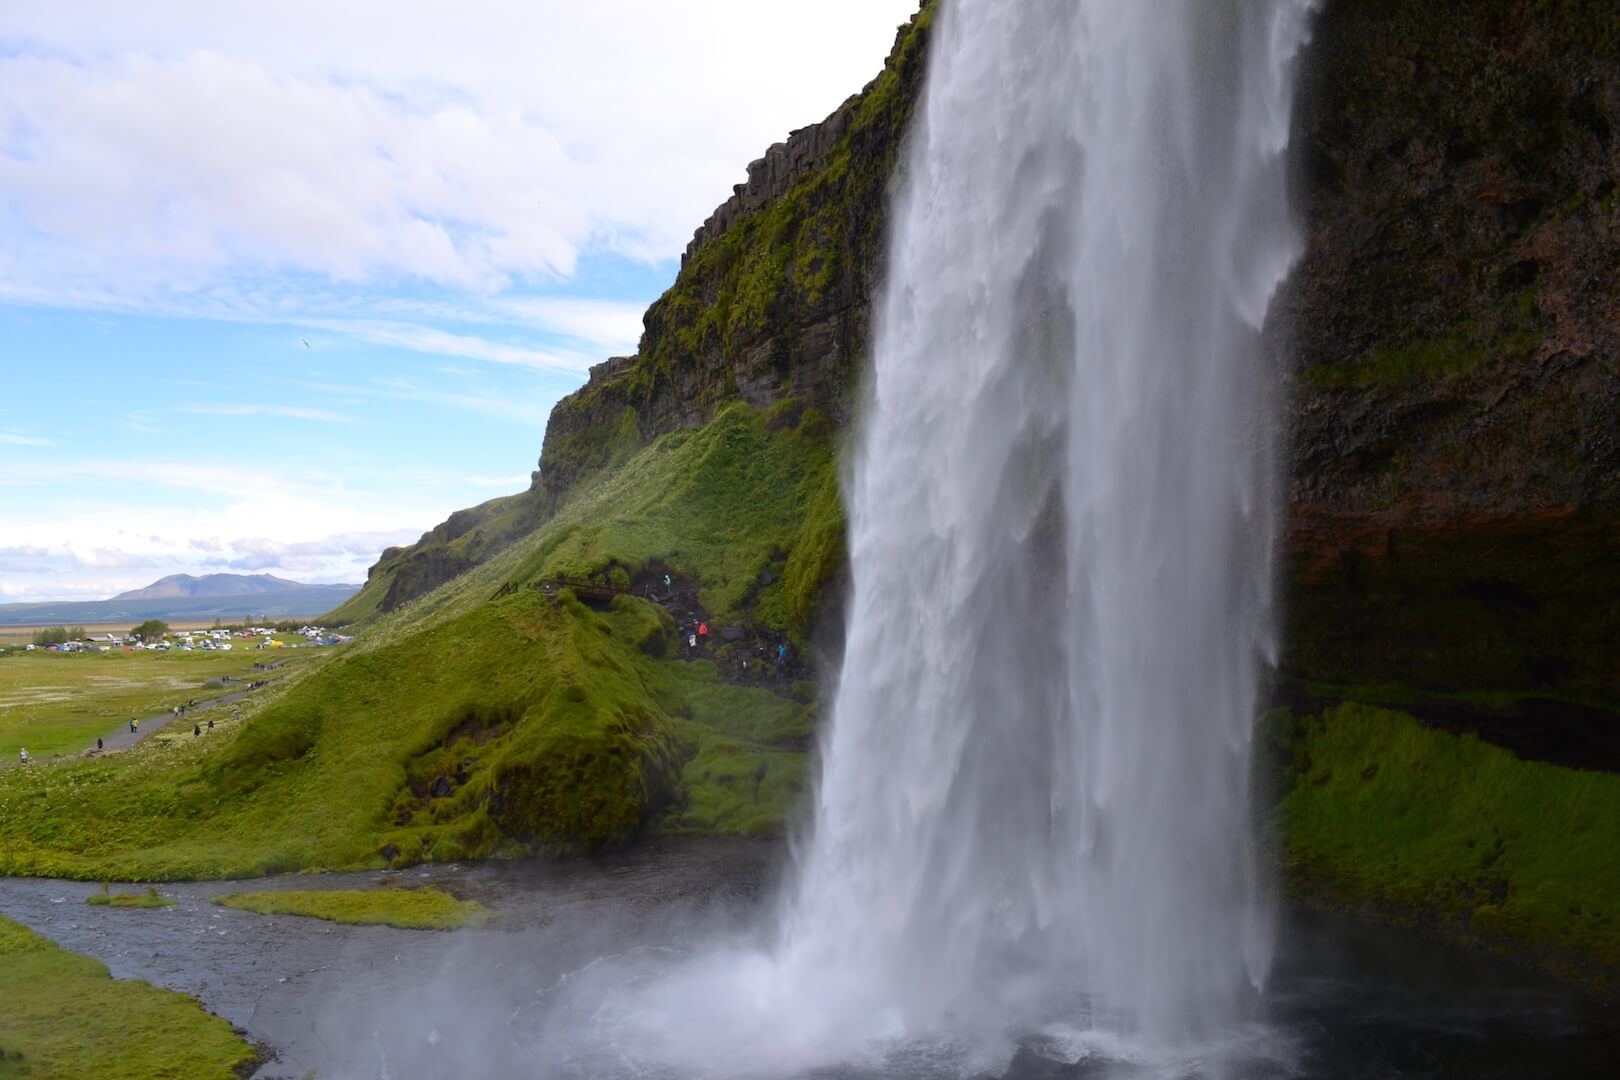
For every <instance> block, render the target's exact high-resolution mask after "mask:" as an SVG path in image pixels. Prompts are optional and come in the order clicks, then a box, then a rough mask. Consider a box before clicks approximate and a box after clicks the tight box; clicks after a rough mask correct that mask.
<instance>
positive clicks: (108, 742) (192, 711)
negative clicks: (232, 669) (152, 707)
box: [101, 689, 252, 751]
mask: <svg viewBox="0 0 1620 1080" xmlns="http://www.w3.org/2000/svg"><path fill="white" fill-rule="evenodd" d="M251 692H252V691H251V690H249V689H242V690H238V691H237V692H236V693H234V694H225V695H224V696H222V697H217V698H209V699H208V700H206V701H199V702H197V704H196V705H194V706H191V707H189V708H187V709H186V713H185V715H184V716H176V715H175V714H174V713H173V712H161V713H158V714H157V715H155V716H142V717H139V720H140V725H139V730H137V731H133V732H132V731H130V730H129V724H128V722H125V723H124V724H121V725H120V726H119V727H118V728H117V729H116V730H115V731H114V732H113V733H112V734H110V735H103V736H102V737H101V741H102V743H103V747H102V749H103V750H105V751H112V750H128V749H129V748H130V747H132V746H134V745H135V744H136V743H138V742H140V741H141V740H142V739H145V738H147V737H149V736H151V735H155V734H157V733H158V732H160V731H162V730H163V729H164V728H166V727H168V726H169V725H170V724H171V723H174V722H176V721H179V722H181V723H182V724H187V723H197V722H198V721H197V720H194V719H193V718H194V717H200V718H201V721H200V722H201V723H202V725H203V734H204V735H206V734H208V717H206V716H203V714H204V713H206V712H209V711H210V710H212V709H216V708H218V707H219V706H221V705H230V704H232V703H234V702H238V701H241V700H242V699H243V698H245V697H247V696H248V694H249V693H251Z"/></svg>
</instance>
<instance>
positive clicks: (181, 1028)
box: [0, 916, 256, 1080]
mask: <svg viewBox="0 0 1620 1080" xmlns="http://www.w3.org/2000/svg"><path fill="white" fill-rule="evenodd" d="M0 1003H3V1005H0V1080H21V1078H23V1077H28V1078H30V1080H32V1078H42V1080H43V1078H49V1077H59V1078H62V1080H67V1078H70V1077H73V1078H78V1077H85V1078H89V1077H95V1078H96V1080H151V1078H152V1077H175V1078H181V1077H183V1078H186V1080H193V1078H195V1080H213V1078H217V1080H233V1078H234V1077H236V1076H239V1075H241V1074H240V1073H239V1072H237V1071H235V1070H238V1069H240V1068H243V1067H245V1066H247V1065H249V1064H250V1063H252V1062H253V1061H254V1059H255V1056H256V1055H255V1054H254V1052H253V1049H252V1048H251V1047H250V1046H248V1044H247V1043H246V1042H244V1041H243V1040H242V1039H241V1038H240V1037H239V1036H237V1035H236V1034H235V1033H234V1032H233V1031H232V1030H231V1026H230V1025H229V1024H227V1023H226V1022H225V1021H224V1020H221V1019H220V1018H219V1017H217V1016H212V1015H210V1014H209V1013H207V1012H205V1011H204V1010H203V1008H202V1006H201V1005H199V1004H198V1003H197V1000H196V999H195V998H192V997H188V996H187V995H185V994H179V993H175V992H174V991H172V990H160V989H157V988H156V987H153V986H150V985H148V984H146V983H144V982H137V981H134V980H127V979H116V980H115V979H112V978H110V977H109V976H108V973H107V968H106V965H104V964H102V963H100V962H98V961H96V960H92V959H90V958H89V957H87V956H79V955H77V954H76V953H70V952H66V951H64V950H62V949H60V948H58V947H57V946H56V945H55V944H53V943H52V942H51V941H50V940H49V939H47V938H44V937H41V936H40V935H38V934H36V933H34V932H33V931H31V930H29V929H27V928H26V927H23V926H20V925H18V924H17V923H14V922H12V921H10V920H9V919H6V918H4V917H3V916H0Z"/></svg>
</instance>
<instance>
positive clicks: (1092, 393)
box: [781, 0, 1311, 1045]
mask: <svg viewBox="0 0 1620 1080" xmlns="http://www.w3.org/2000/svg"><path fill="white" fill-rule="evenodd" d="M1310 7H1311V4H1310V3H1309V2H1308V0H1183V2H1177V3H1169V2H1166V3H1143V2H1141V0H1093V2H1087V3H1071V2H1068V0H1053V2H1042V3H1019V4H1010V3H1005V2H1003V0H959V2H955V3H951V4H948V5H947V7H946V9H945V10H944V11H943V12H942V16H941V23H940V25H939V26H937V27H936V31H935V38H934V41H933V45H932V48H933V54H932V67H931V70H930V77H929V83H928V87H927V94H926V98H925V103H924V107H923V110H922V112H921V116H920V120H919V121H918V123H917V126H916V129H915V131H914V133H913V143H912V146H911V150H910V154H909V158H908V161H907V165H906V169H907V172H906V174H905V179H904V185H903V188H902V191H901V193H900V195H899V199H898V203H897V204H896V207H895V212H894V221H895V232H894V236H893V241H892V247H891V251H890V263H889V275H888V279H887V286H886V288H885V291H884V294H883V297H882V301H881V305H880V307H879V309H878V313H877V320H876V322H877V334H876V342H875V355H874V368H875V371H874V379H875V382H874V400H873V403H872V407H871V409H870V412H869V414H868V415H867V416H866V418H865V427H864V431H863V441H862V443H861V446H860V453H859V458H858V460H857V464H856V467H855V470H854V474H853V482H852V484H851V485H850V487H849V492H848V495H849V504H850V505H849V517H850V550H851V563H852V574H853V598H852V611H851V615H850V624H849V635H848V645H847V650H846V655H845V661H844V668H843V679H842V685H841V688H840V691H839V694H838V698H837V705H836V709H835V713H834V720H833V724H832V727H831V730H830V734H829V737H828V738H827V740H826V743H825V747H824V753H825V771H824V781H823V783H822V786H821V790H820V798H819V804H818V807H817V817H816V823H815V831H814V835H813V838H812V840H811V841H810V845H809V847H808V849H807V852H806V854H805V857H804V860H803V866H802V880H801V882H800V887H799V890H798V893H797V895H796V897H795V899H794V900H793V902H792V904H791V910H790V915H789V920H788V923H787V927H786V930H785V937H784V941H783V949H782V957H781V960H782V962H783V963H784V964H785V965H787V966H788V967H789V968H793V967H795V966H801V967H803V968H806V969H809V970H818V971H822V972H828V973H831V972H837V973H838V976H837V983H838V984H839V985H841V987H842V990H841V994H842V995H843V996H844V998H845V1000H844V1001H843V1002H841V1006H843V1007H847V1006H849V1005H851V1004H855V1005H857V1007H858V1009H859V1010H869V1011H875V1012H884V1011H886V1012H887V1013H888V1015H889V1016H890V1017H891V1021H892V1023H893V1025H894V1028H895V1030H896V1031H900V1032H920V1031H927V1030H938V1029H942V1028H943V1029H951V1030H960V1028H961V1026H962V1025H964V1024H970V1025H973V1024H978V1023H986V1022H987V1023H989V1024H991V1025H995V1024H1000V1023H1009V1022H1013V1023H1015V1022H1017V1021H1018V1020H1019V1019H1020V1012H1021V1010H1025V1009H1028V1008H1031V1007H1035V1006H1032V1003H1033V1002H1036V1001H1040V1002H1047V1003H1050V1002H1052V1001H1053V1000H1055V997H1061V995H1062V994H1063V993H1064V992H1065V991H1068V992H1069V993H1071V994H1072V995H1074V996H1076V997H1078V998H1079V999H1080V1000H1083V1001H1084V1002H1085V1003H1086V1005H1085V1007H1086V1008H1087V1010H1088V1012H1089V1013H1090V1019H1091V1022H1092V1023H1093V1024H1096V1025H1097V1026H1099V1027H1103V1028H1112V1029H1115V1030H1120V1031H1123V1032H1125V1033H1127V1034H1129V1035H1131V1036H1132V1037H1133V1038H1138V1039H1141V1040H1144V1041H1146V1042H1148V1043H1150V1044H1154V1045H1164V1044H1179V1043H1185V1042H1186V1041H1188V1040H1198V1039H1204V1038H1208V1037H1211V1036H1213V1035H1214V1034H1215V1033H1217V1032H1219V1031H1222V1030H1224V1029H1227V1028H1229V1026H1230V1025H1231V1024H1232V1023H1233V1022H1234V1021H1235V1020H1236V1019H1237V1018H1238V1017H1239V1016H1240V1013H1241V1011H1242V1002H1243V1000H1244V998H1245V997H1246V996H1252V995H1253V990H1252V987H1253V986H1255V985H1258V984H1259V983H1260V981H1261V980H1263V979H1264V977H1265V972H1266V967H1267V964H1268V962H1269V952H1270V940H1271V928H1270V920H1269V918H1268V916H1267V906H1268V905H1267V903H1266V889H1265V887H1264V883H1263V881H1262V880H1260V875H1258V874H1257V870H1256V859H1255V852H1254V850H1253V846H1254V845H1253V840H1252V838H1251V830H1250V824H1249V816H1250V812H1249V811H1250V807H1249V741H1250V729H1251V725H1252V723H1253V720H1254V717H1255V710H1256V704H1257V699H1256V689H1257V687H1256V684H1257V678H1258V672H1259V669H1260V665H1261V663H1262V659H1263V654H1264V653H1266V652H1267V651H1268V650H1269V649H1270V647H1271V634H1272V602H1271V595H1270V594H1271V582H1272V565H1271V547H1272V541H1273V533H1274V514H1275V503H1276V491H1275V478H1276V475H1277V473H1278V466H1277V461H1276V439H1277V427H1278V425H1277V417H1276V411H1277V410H1276V408H1275V400H1276V398H1277V394H1276V393H1275V391H1274V389H1273V387H1274V386H1275V384H1276V383H1277V380H1278V373H1277V371H1276V370H1275V368H1274V367H1273V366H1272V365H1271V364H1269V363H1268V357H1267V355H1266V352H1265V349H1264V348H1263V346H1262V340H1261V323H1262V321H1263V320H1264V318H1265V315H1266V311H1267V308H1268V306H1269V303H1270V301H1271V298H1272V295H1273V293H1274V292H1275V291H1276V289H1277V287H1278V286H1279V284H1280V283H1281V281H1282V280H1283V278H1284V276H1285V275H1286V274H1287V272H1288V270H1289V268H1290V267H1291V265H1292V264H1293V263H1294V261H1295V259H1296V257H1297V256H1298V254H1299V251H1300V240H1299V237H1298V234H1297V232H1296V229H1295V228H1294V225H1293V222H1292V219H1291V217H1290V215H1289V212H1288V208H1287V200H1286V198H1285V160H1284V152H1285V148H1286V145H1287V141H1288V131H1289V116H1290V99H1291V86H1292V74H1293V67H1294V61H1295V58H1296V55H1297V53H1298V51H1299V49H1300V47H1301V45H1302V43H1303V40H1304V37H1305V33H1306V29H1307V24H1308V15H1309V9H1310ZM841 1011H842V1009H841ZM1023 1019H1026V1020H1032V1019H1035V1017H1033V1016H1026V1017H1023Z"/></svg>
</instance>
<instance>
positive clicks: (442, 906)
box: [214, 886, 495, 930]
mask: <svg viewBox="0 0 1620 1080" xmlns="http://www.w3.org/2000/svg"><path fill="white" fill-rule="evenodd" d="M214 903H216V904H219V905H221V906H223V907H231V908H239V909H241V910H243V911H252V912H257V913H258V914H260V915H301V916H306V917H308V918H312V919H325V920H327V921H328V922H335V923H347V924H349V925H353V926H397V927H399V928H400V929H402V930H455V929H457V928H459V927H463V926H483V925H485V924H486V923H488V922H489V921H490V920H491V919H493V918H494V917H495V913H494V912H492V911H490V910H489V909H488V908H486V907H485V906H484V905H483V904H480V903H478V901H476V900H457V899H456V898H455V897H453V896H451V895H450V894H449V893H447V892H444V891H442V890H440V889H435V888H433V887H431V886H423V887H421V888H418V889H405V888H387V889H365V890H359V889H330V890H302V891H285V892H283V891H273V892H237V893H226V894H225V895H223V896H216V897H214Z"/></svg>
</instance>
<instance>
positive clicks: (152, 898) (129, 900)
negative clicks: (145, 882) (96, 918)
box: [84, 889, 179, 908]
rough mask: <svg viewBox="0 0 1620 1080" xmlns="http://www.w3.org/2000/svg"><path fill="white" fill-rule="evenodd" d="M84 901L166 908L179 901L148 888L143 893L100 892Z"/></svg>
mask: <svg viewBox="0 0 1620 1080" xmlns="http://www.w3.org/2000/svg"><path fill="white" fill-rule="evenodd" d="M84 902H85V903H87V904H90V905H92V906H95V907H116V908H166V907H173V906H174V905H175V904H177V903H179V901H178V900H173V899H171V898H169V897H167V896H159V895H158V891H157V890H156V889H147V890H146V891H145V892H143V893H115V892H99V893H96V894H94V895H93V896H87V897H85V899H84Z"/></svg>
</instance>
